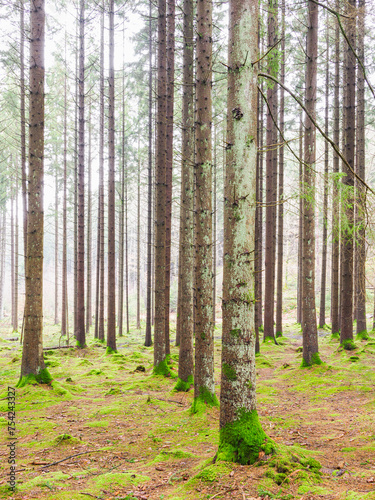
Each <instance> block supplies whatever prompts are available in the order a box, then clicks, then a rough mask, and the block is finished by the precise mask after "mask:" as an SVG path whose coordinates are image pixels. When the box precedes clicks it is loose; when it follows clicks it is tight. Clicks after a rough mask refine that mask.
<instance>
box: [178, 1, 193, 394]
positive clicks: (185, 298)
mask: <svg viewBox="0 0 375 500" xmlns="http://www.w3.org/2000/svg"><path fill="white" fill-rule="evenodd" d="M193 28H194V3H193V0H184V4H183V87H182V89H183V94H182V154H181V156H182V162H181V203H180V246H179V293H178V298H179V304H178V311H179V321H178V323H177V325H178V328H179V329H178V335H179V341H180V355H179V362H178V378H179V381H181V382H178V383H177V385H176V389H178V390H185V391H186V390H188V389H189V388H190V385H191V384H192V383H193V375H194V356H193V331H194V320H193V287H194V212H193V210H194V31H193Z"/></svg>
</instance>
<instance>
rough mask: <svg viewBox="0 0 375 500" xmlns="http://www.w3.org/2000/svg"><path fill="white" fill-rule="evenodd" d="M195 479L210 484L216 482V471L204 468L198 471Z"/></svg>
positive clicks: (211, 468)
mask: <svg viewBox="0 0 375 500" xmlns="http://www.w3.org/2000/svg"><path fill="white" fill-rule="evenodd" d="M195 477H196V479H200V480H202V481H205V482H208V483H212V482H213V481H216V480H217V471H216V470H215V469H214V468H213V467H206V468H205V469H203V470H202V471H200V472H199V473H198V474H197V475H196V476H195Z"/></svg>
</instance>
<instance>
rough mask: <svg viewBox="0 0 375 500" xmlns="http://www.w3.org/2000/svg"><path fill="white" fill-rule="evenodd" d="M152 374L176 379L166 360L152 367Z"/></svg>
mask: <svg viewBox="0 0 375 500" xmlns="http://www.w3.org/2000/svg"><path fill="white" fill-rule="evenodd" d="M152 373H153V374H154V375H162V376H163V377H172V378H175V377H176V374H175V373H173V372H172V371H171V369H170V367H169V366H168V363H167V360H166V359H164V360H163V361H161V362H160V363H159V364H158V365H156V366H154V369H153V370H152Z"/></svg>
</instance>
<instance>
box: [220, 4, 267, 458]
mask: <svg viewBox="0 0 375 500" xmlns="http://www.w3.org/2000/svg"><path fill="white" fill-rule="evenodd" d="M229 13H230V17H229V44H228V46H229V61H228V67H229V71H228V113H227V117H228V118H227V162H226V174H225V194H224V199H225V212H224V276H223V350H222V363H221V368H222V370H221V391H220V393H221V395H220V441H219V451H218V456H217V458H218V459H219V460H227V461H232V462H239V463H241V464H252V463H254V462H255V461H256V460H257V459H258V456H259V452H261V451H262V450H263V449H264V445H265V444H266V441H267V436H266V435H265V433H264V431H263V429H262V427H261V424H260V422H259V419H258V415H257V411H256V400H255V371H256V370H255V350H254V347H255V330H254V301H255V295H254V269H253V258H252V255H253V252H254V238H255V208H256V191H255V183H256V179H255V177H256V156H257V74H256V69H255V68H253V67H252V64H251V61H254V60H256V59H257V54H258V47H257V45H258V43H257V38H258V37H257V32H258V2H257V1H256V0H231V1H230V5H229ZM244 41H246V43H244ZM244 61H246V62H244ZM240 68H241V71H239V69H240Z"/></svg>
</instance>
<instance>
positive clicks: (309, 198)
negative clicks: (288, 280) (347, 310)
mask: <svg viewBox="0 0 375 500" xmlns="http://www.w3.org/2000/svg"><path fill="white" fill-rule="evenodd" d="M317 58H318V6H317V5H316V4H315V3H314V2H313V1H312V0H309V2H308V31H307V40H306V99H305V102H306V104H305V105H306V109H307V110H308V111H309V113H310V115H311V116H312V118H313V119H315V117H316V74H317ZM304 162H305V163H304V167H303V242H302V279H303V284H302V331H303V352H302V357H303V361H302V364H303V365H307V366H310V365H312V364H319V363H320V362H321V361H320V358H319V354H318V331H317V326H316V311H315V213H314V212H315V162H316V130H315V126H314V125H313V123H312V121H311V119H310V118H309V117H308V116H307V115H306V116H305V144H304Z"/></svg>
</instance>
